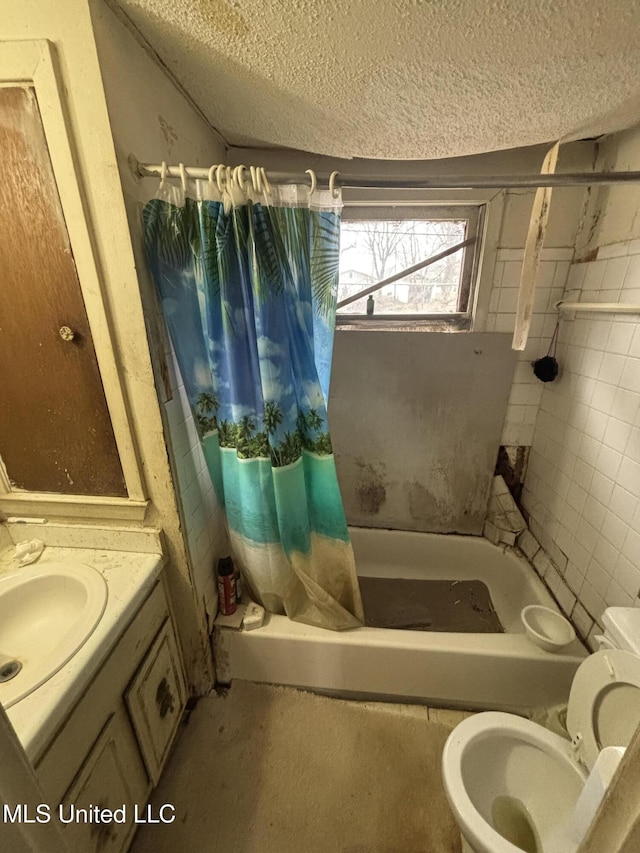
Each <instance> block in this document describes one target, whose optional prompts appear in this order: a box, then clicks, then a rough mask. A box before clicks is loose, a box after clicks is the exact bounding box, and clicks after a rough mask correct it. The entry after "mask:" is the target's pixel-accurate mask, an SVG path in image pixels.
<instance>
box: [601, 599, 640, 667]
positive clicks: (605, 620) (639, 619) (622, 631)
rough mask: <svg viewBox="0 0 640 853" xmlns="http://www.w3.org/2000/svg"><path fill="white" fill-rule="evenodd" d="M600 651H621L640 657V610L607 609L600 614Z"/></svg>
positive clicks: (632, 608) (630, 608)
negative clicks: (601, 631) (601, 635)
mask: <svg viewBox="0 0 640 853" xmlns="http://www.w3.org/2000/svg"><path fill="white" fill-rule="evenodd" d="M602 624H603V625H604V637H600V638H599V640H600V648H601V649H611V648H613V649H621V650H622V651H623V652H632V653H633V654H634V655H638V657H640V608H638V607H607V609H606V610H605V611H604V613H603V614H602Z"/></svg>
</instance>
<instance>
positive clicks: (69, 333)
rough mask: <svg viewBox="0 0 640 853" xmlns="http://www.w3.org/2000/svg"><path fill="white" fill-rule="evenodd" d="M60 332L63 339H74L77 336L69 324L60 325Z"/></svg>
mask: <svg viewBox="0 0 640 853" xmlns="http://www.w3.org/2000/svg"><path fill="white" fill-rule="evenodd" d="M58 334H59V335H60V337H61V338H62V340H63V341H72V340H73V339H74V338H75V336H76V333H75V332H74V331H73V329H70V328H69V326H60V328H59V330H58Z"/></svg>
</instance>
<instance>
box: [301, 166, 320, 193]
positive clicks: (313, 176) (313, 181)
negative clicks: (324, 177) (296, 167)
mask: <svg viewBox="0 0 640 853" xmlns="http://www.w3.org/2000/svg"><path fill="white" fill-rule="evenodd" d="M304 173H305V175H309V177H310V178H311V189H310V190H309V198H311V196H312V195H313V194H314V192H315V191H316V186H317V179H316V173H315V172H314V171H313V169H305V172H304Z"/></svg>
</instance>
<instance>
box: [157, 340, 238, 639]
mask: <svg viewBox="0 0 640 853" xmlns="http://www.w3.org/2000/svg"><path fill="white" fill-rule="evenodd" d="M167 340H168V336H167ZM166 359H167V366H168V370H169V379H170V383H171V387H172V391H173V399H172V400H169V401H168V402H166V403H165V411H166V414H167V423H168V426H169V435H168V444H169V452H170V456H171V464H172V469H173V471H174V476H175V477H176V478H177V489H178V499H179V504H180V514H181V518H182V522H183V525H184V531H185V541H186V545H187V551H188V556H189V561H190V564H191V571H192V574H193V579H194V584H195V588H196V592H197V594H198V596H199V598H200V599H201V600H204V605H205V608H206V611H207V614H208V617H209V625H210V626H211V624H212V621H213V619H214V618H215V616H216V613H217V610H218V591H217V585H216V575H215V566H216V565H217V561H218V559H219V558H220V557H222V556H224V555H225V554H227V553H228V542H227V533H226V529H225V525H224V518H223V513H222V510H221V508H220V505H219V504H218V500H217V498H216V495H215V492H214V489H213V484H212V482H211V477H210V476H209V471H208V470H207V466H206V462H205V460H204V456H203V454H202V449H201V447H200V441H199V439H198V433H197V431H196V427H195V422H194V419H193V413H192V411H191V407H190V405H189V400H188V398H187V394H186V391H185V388H184V384H183V382H182V377H181V376H180V370H179V368H178V363H177V361H176V357H175V353H174V352H173V349H172V347H171V344H170V343H169V345H168V351H167V353H166Z"/></svg>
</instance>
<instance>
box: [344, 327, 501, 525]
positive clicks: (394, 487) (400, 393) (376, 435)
mask: <svg viewBox="0 0 640 853" xmlns="http://www.w3.org/2000/svg"><path fill="white" fill-rule="evenodd" d="M510 344H511V339H510V336H508V335H496V334H475V333H474V334H446V333H442V334H440V333H435V332H427V333H421V332H385V331H382V332H356V333H352V332H348V331H338V332H337V333H336V337H335V350H334V362H333V373H332V377H331V391H330V397H329V420H330V424H331V433H332V438H333V444H334V448H335V452H336V464H337V467H338V477H339V480H340V488H341V490H342V496H343V499H344V503H345V509H346V512H347V519H348V521H349V523H350V524H356V525H362V526H365V527H389V528H394V529H399V530H427V531H431V532H435V533H469V534H478V535H479V534H480V533H481V532H482V525H483V522H484V517H485V512H486V507H487V500H488V494H489V486H490V483H491V479H492V475H493V469H494V466H495V462H496V458H497V455H498V448H499V445H500V435H501V431H502V424H503V421H504V416H505V411H506V407H507V399H508V396H509V389H510V386H511V380H512V376H513V370H514V366H515V361H516V357H515V353H514V352H513V351H512V350H511V349H510Z"/></svg>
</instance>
